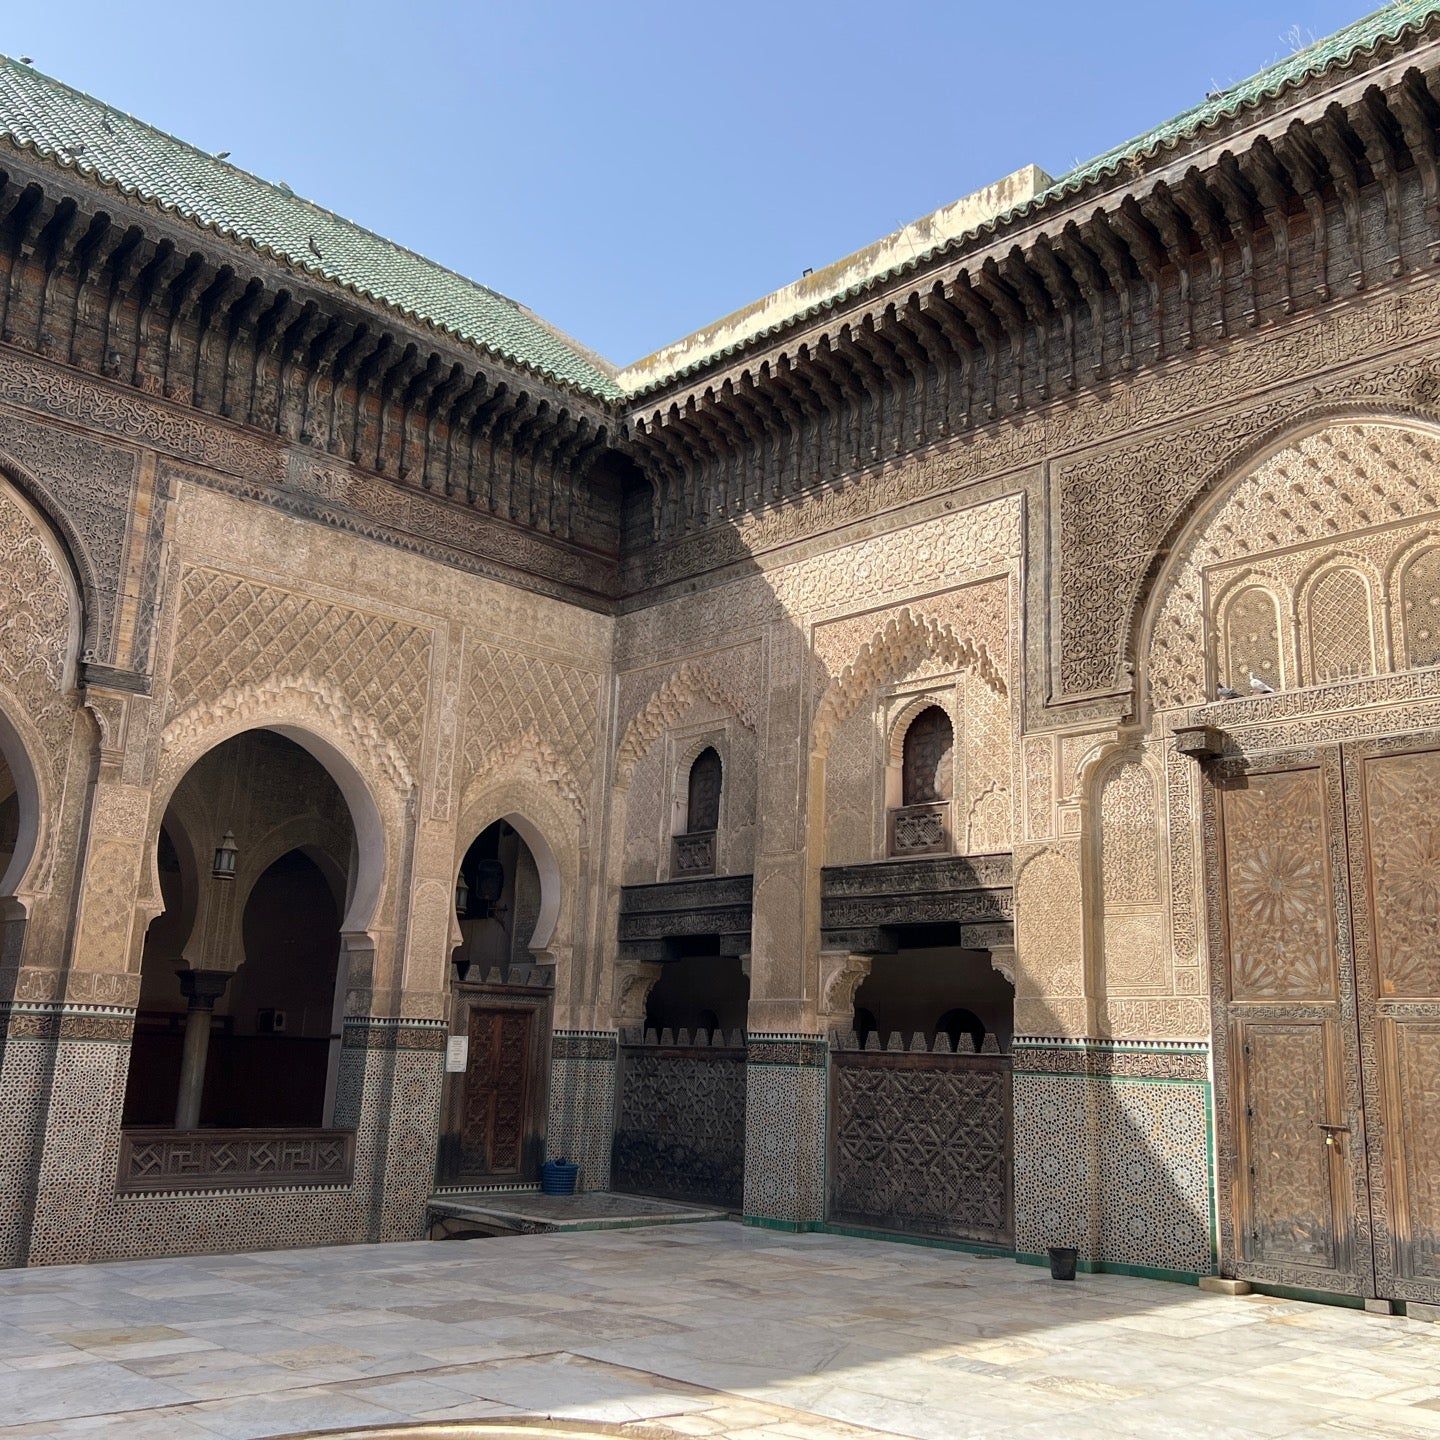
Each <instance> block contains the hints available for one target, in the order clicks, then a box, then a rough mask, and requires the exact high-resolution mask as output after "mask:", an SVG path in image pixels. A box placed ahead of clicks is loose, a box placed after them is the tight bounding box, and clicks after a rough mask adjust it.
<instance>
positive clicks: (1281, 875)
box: [1223, 770, 1335, 1000]
mask: <svg viewBox="0 0 1440 1440" xmlns="http://www.w3.org/2000/svg"><path fill="white" fill-rule="evenodd" d="M1223 804H1224V823H1225V888H1226V896H1227V899H1228V908H1229V922H1230V926H1229V929H1230V975H1231V993H1232V995H1233V998H1234V999H1236V1000H1282V999H1284V1000H1298V999H1317V1000H1318V999H1329V998H1331V997H1332V996H1333V995H1334V993H1335V962H1334V947H1333V941H1332V935H1333V930H1332V923H1333V922H1332V918H1331V915H1332V900H1331V887H1330V879H1329V863H1328V856H1327V851H1326V832H1325V805H1324V791H1323V788H1322V782H1321V775H1320V772H1319V770H1292V771H1286V772H1283V773H1280V774H1269V775H1253V776H1251V777H1249V779H1248V781H1247V783H1245V784H1244V785H1243V786H1241V787H1240V788H1236V789H1228V790H1226V791H1225V792H1224V800H1223Z"/></svg>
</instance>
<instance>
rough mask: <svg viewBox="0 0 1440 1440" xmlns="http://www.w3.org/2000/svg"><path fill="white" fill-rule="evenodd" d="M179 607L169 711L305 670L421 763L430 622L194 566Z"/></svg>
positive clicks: (170, 713) (307, 676)
mask: <svg viewBox="0 0 1440 1440" xmlns="http://www.w3.org/2000/svg"><path fill="white" fill-rule="evenodd" d="M179 611H180V616H181V624H180V628H179V632H178V635H177V639H176V644H175V660H174V665H173V668H172V670H171V678H170V698H169V705H168V709H167V719H168V718H170V717H173V716H175V715H178V714H180V713H182V712H183V711H185V710H188V709H190V708H191V707H193V706H197V705H201V706H208V705H210V704H212V703H213V702H214V701H215V700H217V699H218V698H219V697H220V696H222V695H223V694H225V692H226V691H227V690H231V689H239V688H241V687H245V686H256V685H261V684H268V685H273V684H275V683H276V682H278V681H282V680H287V679H302V678H304V679H308V680H310V681H312V682H318V683H319V684H320V686H321V687H323V688H327V689H328V688H333V689H334V690H336V691H338V692H339V693H340V694H341V695H343V696H344V697H345V699H346V702H347V705H348V706H349V707H350V708H351V709H353V710H354V711H356V712H358V713H359V714H362V715H366V716H369V717H372V718H373V720H374V722H375V724H376V725H377V726H378V727H379V729H380V731H381V733H382V734H383V735H384V736H385V737H386V738H387V739H388V740H390V741H391V743H393V744H394V745H395V746H396V747H397V748H398V749H399V751H400V753H401V754H402V755H404V756H405V757H406V759H407V760H409V761H410V762H411V764H412V765H413V764H415V763H416V762H417V760H418V758H419V752H420V742H421V738H422V736H423V733H424V724H425V706H426V703H427V698H428V695H429V671H430V632H429V631H428V630H421V629H417V628H416V627H415V626H413V625H406V624H404V623H402V622H400V621H397V620H390V619H387V618H385V617H384V616H381V615H372V614H368V613H366V612H365V611H363V610H356V609H352V608H351V607H350V606H348V605H337V604H332V603H331V602H329V601H325V600H320V599H316V598H315V597H313V596H310V595H304V594H298V593H296V592H294V591H290V590H281V589H278V588H276V587H274V586H271V585H262V584H260V583H259V582H258V581H255V580H249V579H246V578H245V577H243V576H239V575H228V574H225V573H223V572H221V571H218V570H210V569H204V568H199V567H195V568H189V569H187V570H186V571H185V574H184V577H183V579H182V580H181V584H180V600H179Z"/></svg>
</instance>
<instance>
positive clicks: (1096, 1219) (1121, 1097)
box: [1014, 1039, 1215, 1277]
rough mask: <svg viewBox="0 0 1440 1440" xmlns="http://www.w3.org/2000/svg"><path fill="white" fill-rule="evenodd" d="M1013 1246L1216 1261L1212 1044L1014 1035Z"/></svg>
mask: <svg viewBox="0 0 1440 1440" xmlns="http://www.w3.org/2000/svg"><path fill="white" fill-rule="evenodd" d="M1014 1065H1015V1071H1014V1085H1015V1091H1014V1095H1015V1249H1016V1253H1017V1254H1018V1255H1019V1256H1021V1257H1022V1258H1032V1257H1034V1258H1038V1257H1043V1256H1044V1254H1045V1251H1046V1248H1047V1247H1048V1246H1051V1245H1074V1246H1076V1247H1077V1248H1078V1249H1079V1251H1080V1256H1081V1259H1082V1260H1084V1261H1087V1262H1089V1263H1090V1264H1092V1265H1095V1266H1096V1267H1097V1268H1100V1269H1120V1270H1140V1271H1146V1272H1148V1271H1160V1272H1166V1273H1173V1274H1175V1275H1177V1276H1186V1277H1188V1276H1198V1275H1208V1274H1210V1273H1212V1271H1213V1269H1214V1260H1215V1246H1214V1238H1213V1237H1214V1223H1213V1218H1212V1217H1213V1215H1214V1189H1213V1180H1212V1176H1213V1166H1212V1161H1211V1104H1210V1081H1209V1049H1208V1047H1207V1046H1205V1045H1200V1044H1190V1045H1166V1044H1153V1045H1145V1044H1141V1043H1135V1044H1119V1043H1111V1044H1106V1043H1103V1042H1090V1043H1085V1042H1068V1043H1065V1044H1063V1045H1055V1044H1047V1043H1046V1042H1044V1041H1028V1040H1025V1039H1017V1041H1016V1044H1015V1050H1014Z"/></svg>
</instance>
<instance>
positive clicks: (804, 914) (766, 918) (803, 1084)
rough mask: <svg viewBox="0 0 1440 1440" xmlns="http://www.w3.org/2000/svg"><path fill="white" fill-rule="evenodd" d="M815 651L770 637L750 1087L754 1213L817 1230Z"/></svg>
mask: <svg viewBox="0 0 1440 1440" xmlns="http://www.w3.org/2000/svg"><path fill="white" fill-rule="evenodd" d="M807 656H808V650H807V645H806V640H805V636H804V634H803V632H802V629H801V627H800V626H798V625H796V624H794V623H792V622H791V621H789V620H782V621H779V622H777V623H776V624H774V625H772V626H771V627H770V631H769V634H768V636H767V644H766V707H765V714H764V716H763V724H762V726H761V730H760V734H761V736H762V740H761V755H760V786H759V790H760V796H761V800H760V807H759V813H758V816H757V821H758V823H757V826H756V845H755V889H754V900H753V921H752V927H751V952H752V954H751V967H750V1009H749V1033H748V1037H747V1068H746V1092H745V1220H746V1222H747V1223H749V1224H756V1225H767V1226H771V1227H774V1228H777V1229H786V1230H807V1229H811V1228H814V1227H815V1226H818V1225H820V1224H821V1223H823V1221H824V1219H825V1144H826V1128H827V1127H826V1105H825V1101H826V1075H827V1071H826V1063H827V1060H826V1057H827V1045H826V1040H825V1034H824V1029H823V1025H822V1022H821V1019H820V1016H819V1013H818V1012H819V995H818V993H817V992H818V987H819V975H818V966H819V942H820V924H819V916H820V909H819V866H818V863H815V864H812V856H811V854H810V853H809V851H808V848H807V847H808V846H810V845H812V844H816V845H818V844H819V843H820V837H819V835H818V834H812V832H811V827H810V825H809V824H808V823H807V819H808V815H807V811H808V807H809V804H810V789H809V787H810V782H811V778H812V776H811V767H812V758H811V756H810V751H809V744H808V740H809V706H808V695H807V694H806V673H807V672H806V664H807Z"/></svg>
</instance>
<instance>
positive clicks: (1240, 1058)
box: [1207, 734, 1440, 1304]
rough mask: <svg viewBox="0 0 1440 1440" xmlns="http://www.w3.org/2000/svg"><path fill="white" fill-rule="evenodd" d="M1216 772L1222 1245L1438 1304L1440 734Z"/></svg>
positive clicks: (1231, 763)
mask: <svg viewBox="0 0 1440 1440" xmlns="http://www.w3.org/2000/svg"><path fill="white" fill-rule="evenodd" d="M1211 778H1212V782H1213V788H1212V791H1211V794H1210V796H1209V797H1208V810H1207V814H1208V824H1207V839H1208V848H1209V850H1210V861H1211V864H1210V866H1209V867H1208V871H1209V873H1210V874H1211V875H1218V877H1219V880H1220V884H1219V885H1218V886H1214V887H1212V893H1211V896H1210V905H1211V915H1210V920H1211V933H1212V935H1214V936H1215V937H1216V939H1217V941H1218V947H1217V953H1216V955H1215V957H1214V958H1215V960H1216V961H1217V964H1216V966H1215V977H1214V999H1215V1026H1216V1046H1217V1052H1216V1078H1217V1086H1218V1090H1219V1095H1218V1099H1219V1101H1220V1111H1219V1116H1220V1118H1219V1123H1220V1126H1221V1132H1222V1133H1221V1137H1220V1141H1221V1143H1220V1162H1221V1163H1220V1170H1221V1228H1222V1236H1221V1241H1222V1252H1223V1254H1224V1256H1225V1258H1226V1259H1228V1260H1229V1261H1230V1262H1231V1263H1232V1264H1233V1267H1234V1273H1235V1274H1236V1275H1238V1276H1240V1277H1242V1278H1247V1279H1252V1280H1258V1281H1262V1282H1268V1283H1271V1284H1278V1285H1289V1286H1296V1287H1300V1288H1304V1289H1310V1290H1318V1291H1331V1292H1339V1293H1344V1294H1352V1295H1361V1296H1378V1297H1381V1298H1384V1299H1391V1300H1419V1301H1425V1302H1429V1303H1432V1304H1433V1303H1440V735H1436V734H1430V735H1425V736H1410V737H1404V738H1398V739H1396V738H1389V739H1384V740H1367V741H1361V742H1356V743H1353V744H1345V745H1337V746H1324V747H1317V748H1315V749H1312V750H1307V751H1303V752H1289V753H1287V754H1286V755H1284V756H1275V755H1272V756H1265V755H1254V756H1250V757H1246V758H1241V759H1235V760H1227V761H1225V762H1222V763H1221V764H1219V765H1217V766H1216V767H1215V768H1214V769H1213V770H1212V777H1211ZM1227 1120H1228V1125H1227Z"/></svg>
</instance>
